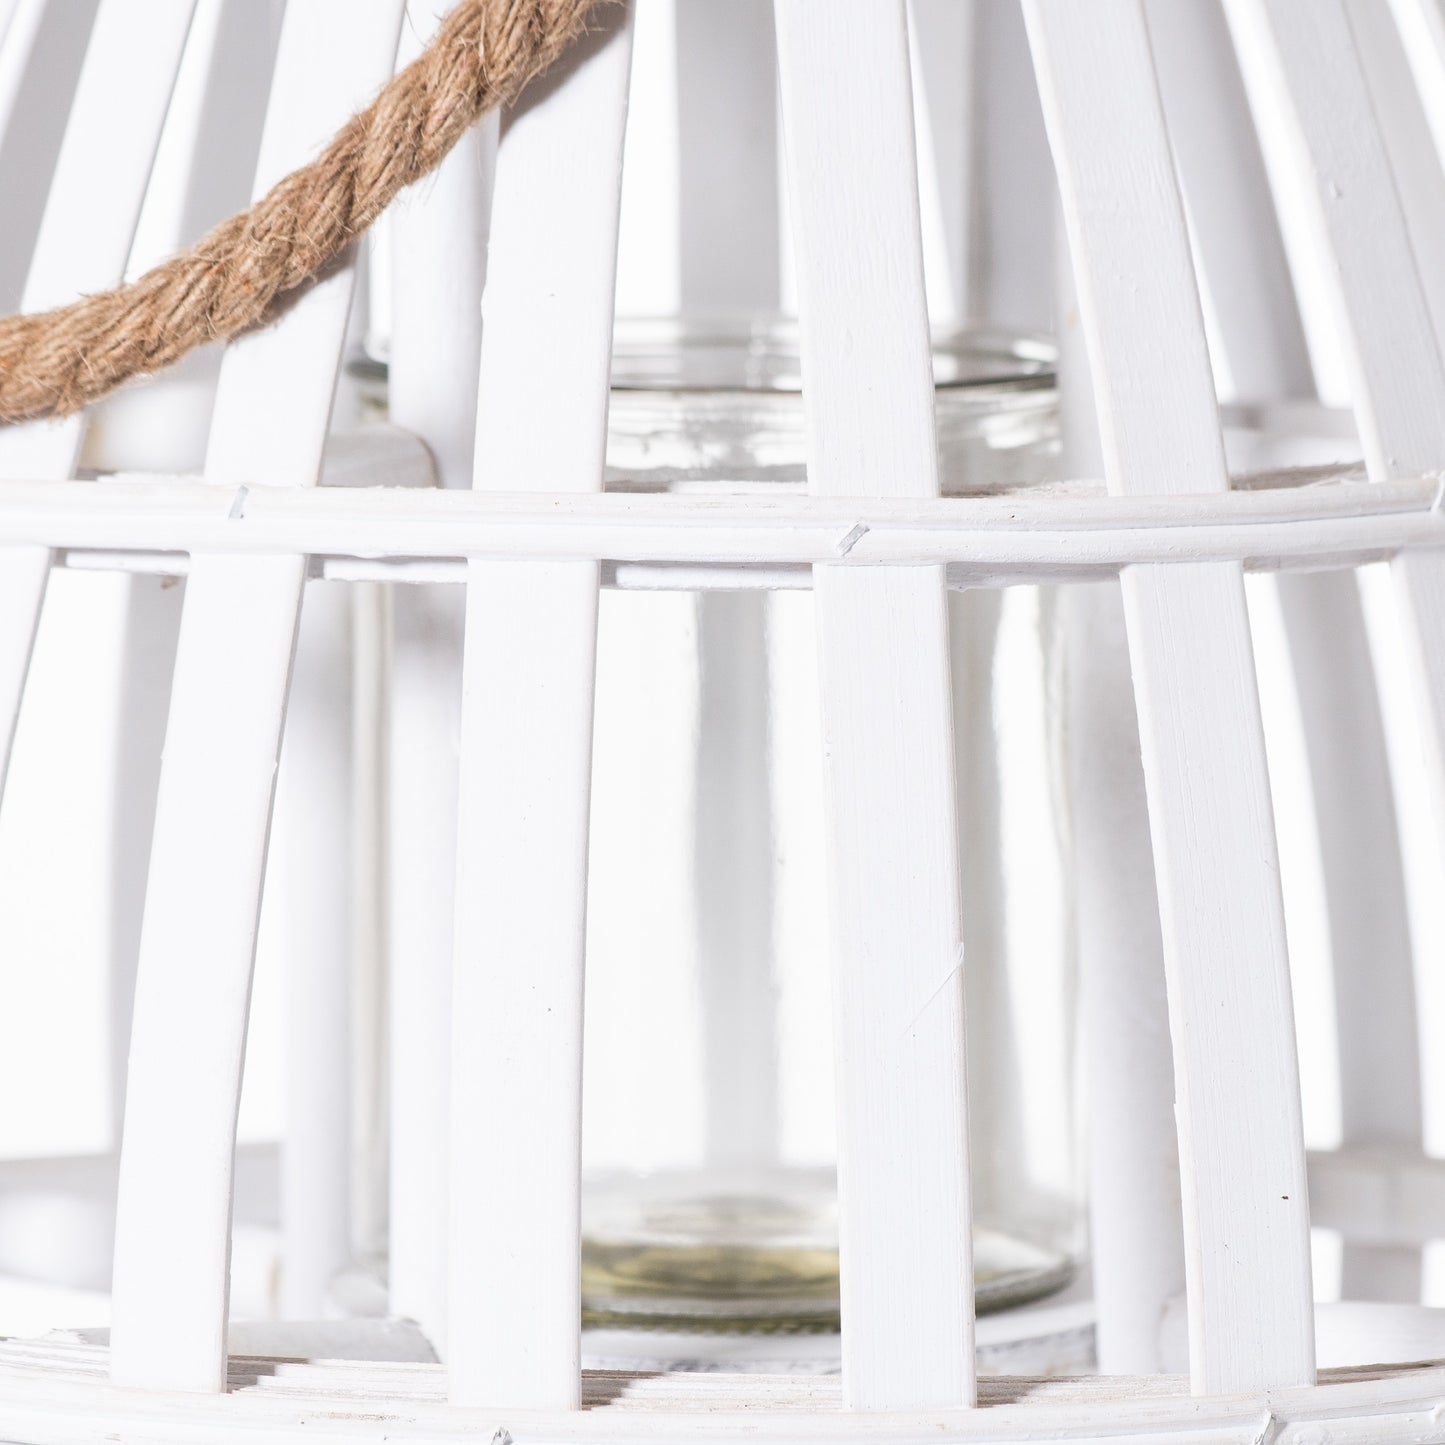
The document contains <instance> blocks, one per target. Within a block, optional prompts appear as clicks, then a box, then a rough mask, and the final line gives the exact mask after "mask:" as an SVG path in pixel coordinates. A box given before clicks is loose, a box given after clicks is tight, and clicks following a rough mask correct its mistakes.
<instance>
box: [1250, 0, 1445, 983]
mask: <svg viewBox="0 0 1445 1445" xmlns="http://www.w3.org/2000/svg"><path fill="white" fill-rule="evenodd" d="M1229 13H1230V18H1231V20H1232V21H1233V22H1234V26H1235V34H1236V39H1237V41H1238V42H1239V43H1240V44H1241V45H1252V46H1255V47H1258V50H1259V53H1260V54H1261V56H1262V57H1263V58H1264V60H1265V62H1266V64H1265V66H1264V67H1263V71H1264V74H1265V77H1266V79H1267V81H1268V82H1269V83H1271V84H1272V87H1273V89H1274V92H1275V95H1276V98H1277V101H1278V102H1279V104H1280V105H1281V107H1282V108H1283V110H1284V113H1285V114H1286V115H1287V116H1288V117H1289V118H1290V121H1291V124H1290V128H1289V130H1290V141H1291V144H1292V146H1293V149H1294V154H1295V156H1296V157H1297V159H1298V161H1299V163H1300V166H1301V169H1302V170H1303V171H1304V172H1305V173H1306V174H1308V175H1310V176H1312V177H1314V180H1315V186H1314V188H1313V189H1312V191H1311V193H1310V197H1309V199H1310V203H1311V204H1310V206H1309V215H1308V221H1309V223H1310V225H1311V227H1312V229H1313V232H1314V236H1315V238H1316V241H1317V244H1318V245H1319V246H1320V247H1321V248H1322V249H1323V250H1325V251H1326V252H1327V253H1328V254H1329V255H1330V256H1331V259H1332V260H1333V263H1334V264H1333V266H1332V267H1331V268H1330V276H1331V278H1332V280H1333V284H1334V287H1335V299H1336V303H1337V319H1338V323H1339V334H1340V341H1341V346H1342V349H1343V351H1344V354H1345V361H1346V365H1347V368H1348V371H1349V375H1350V383H1351V393H1352V400H1353V404H1354V410H1355V418H1356V422H1357V424H1358V427H1359V432H1360V440H1361V442H1362V444H1363V446H1364V451H1365V463H1366V467H1367V469H1368V471H1369V474H1370V477H1371V478H1372V480H1375V481H1388V480H1390V479H1393V478H1396V477H1402V476H1419V475H1420V474H1422V473H1429V472H1435V471H1438V470H1440V469H1441V467H1442V466H1445V404H1442V399H1445V366H1442V361H1441V353H1440V344H1441V337H1440V336H1439V335H1438V334H1437V332H1436V327H1435V325H1434V324H1432V318H1431V310H1430V306H1429V304H1428V301H1427V296H1426V291H1425V288H1424V287H1423V286H1422V283H1421V281H1420V272H1419V269H1418V268H1417V265H1416V255H1417V254H1418V255H1420V256H1422V257H1428V258H1430V260H1431V262H1432V263H1433V260H1434V258H1435V257H1436V256H1437V255H1438V254H1439V249H1440V247H1441V246H1442V245H1445V234H1442V233H1441V227H1442V224H1445V212H1442V211H1441V209H1440V207H1439V206H1438V205H1435V206H1422V205H1412V207H1411V209H1410V211H1409V212H1408V214H1407V213H1406V212H1405V211H1404V210H1402V207H1401V204H1400V201H1399V198H1398V195H1397V192H1396V188H1395V185H1394V183H1393V180H1392V168H1391V159H1392V157H1391V154H1390V152H1389V151H1387V149H1386V146H1385V143H1384V142H1383V140H1382V137H1381V128H1380V126H1379V125H1377V123H1376V119H1375V110H1374V107H1373V106H1372V103H1371V97H1370V93H1369V84H1368V80H1367V77H1366V73H1365V71H1364V68H1363V66H1362V64H1361V55H1360V51H1359V49H1358V48H1357V42H1356V37H1355V35H1354V33H1353V30H1352V26H1351V22H1350V12H1349V11H1348V9H1347V8H1346V6H1344V5H1343V4H1342V3H1340V0H1321V3H1319V4H1309V5H1295V4H1291V3H1287V0H1247V3H1240V4H1235V3H1231V6H1230V12H1229ZM1357 18H1358V17H1357ZM1387 113H1388V114H1390V115H1391V116H1392V120H1391V123H1390V126H1389V127H1388V129H1387V135H1388V136H1389V138H1390V141H1391V143H1392V145H1391V149H1392V150H1394V151H1395V152H1397V154H1396V155H1395V156H1394V160H1395V165H1396V167H1397V168H1398V169H1399V172H1400V174H1401V176H1402V178H1404V177H1409V178H1410V179H1411V181H1412V183H1413V184H1417V185H1423V186H1434V187H1437V188H1438V187H1439V186H1440V184H1441V180H1440V174H1439V168H1438V163H1436V165H1434V166H1433V167H1430V168H1428V169H1427V167H1426V165H1425V164H1424V162H1425V158H1426V157H1427V156H1428V155H1429V154H1430V152H1431V143H1430V138H1429V135H1428V131H1427V129H1426V127H1425V126H1424V124H1423V115H1421V114H1420V113H1419V112H1418V111H1417V112H1416V113H1415V116H1414V118H1413V120H1412V118H1411V116H1410V115H1409V113H1408V112H1407V111H1405V110H1403V109H1402V108H1401V107H1400V105H1399V103H1398V102H1394V103H1391V104H1390V105H1389V106H1387ZM1412 219H1413V222H1414V226H1415V234H1414V236H1413V240H1414V246H1415V249H1414V252H1413V253H1412V247H1411V239H1412V237H1411V234H1410V220H1412ZM1391 571H1392V573H1393V575H1394V580H1395V584H1396V587H1397V590H1398V594H1399V597H1400V601H1401V605H1402V610H1403V614H1404V618H1405V620H1406V624H1407V626H1408V628H1409V632H1410V636H1411V641H1412V644H1413V649H1414V653H1415V661H1416V670H1417V677H1418V680H1419V683H1420V687H1419V695H1420V700H1421V706H1422V708H1423V710H1424V716H1425V727H1424V729H1423V733H1424V736H1425V737H1426V738H1427V739H1428V740H1429V750H1428V752H1429V764H1430V770H1431V778H1430V783H1431V789H1432V795H1433V796H1432V800H1433V802H1434V804H1435V807H1436V818H1437V820H1439V821H1438V824H1437V825H1438V826H1445V559H1442V558H1441V557H1440V556H1439V555H1438V554H1437V553H1434V552H1428V551H1422V552H1410V553H1405V554H1403V555H1401V556H1400V557H1398V558H1396V559H1395V561H1394V562H1392V563H1391ZM1401 992H1402V990H1401V989H1399V988H1396V989H1394V990H1392V993H1393V995H1394V997H1393V999H1392V1007H1393V1008H1395V1009H1397V1010H1398V1009H1399V1008H1402V1007H1404V1006H1406V1005H1407V1004H1408V999H1402V998H1401V997H1400V994H1401ZM1372 1007H1373V1005H1372Z"/></svg>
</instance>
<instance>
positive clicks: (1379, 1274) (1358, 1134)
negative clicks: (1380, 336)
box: [1148, 0, 1445, 1301]
mask: <svg viewBox="0 0 1445 1445" xmlns="http://www.w3.org/2000/svg"><path fill="white" fill-rule="evenodd" d="M1354 13H1355V16H1356V24H1355V30H1356V34H1357V36H1359V37H1360V39H1361V40H1362V41H1363V40H1364V38H1365V33H1364V30H1363V29H1362V27H1365V28H1367V29H1368V31H1369V33H1370V35H1371V37H1372V41H1371V44H1370V46H1369V47H1368V48H1367V49H1366V51H1365V52H1364V58H1368V56H1369V55H1375V56H1376V57H1377V59H1378V61H1379V63H1380V65H1381V66H1382V67H1383V73H1382V74H1379V75H1378V76H1377V83H1376V85H1375V86H1374V90H1375V94H1376V96H1377V97H1378V98H1380V99H1386V98H1387V99H1388V104H1389V105H1390V106H1391V107H1392V108H1393V110H1394V112H1395V113H1400V112H1401V111H1403V112H1404V113H1405V119H1406V123H1407V125H1408V124H1409V114H1408V113H1409V110H1410V108H1411V106H1412V104H1413V110H1414V132H1415V135H1416V136H1417V137H1418V138H1423V140H1424V143H1425V152H1426V156H1427V157H1428V160H1429V162H1430V164H1431V165H1432V166H1433V167H1434V175H1435V179H1434V181H1433V191H1434V193H1435V195H1436V197H1437V201H1436V204H1437V206H1438V204H1439V203H1441V202H1445V186H1442V185H1441V183H1440V179H1439V165H1438V162H1436V161H1435V158H1434V152H1433V148H1431V147H1430V145H1429V132H1428V129H1427V128H1426V126H1425V120H1424V115H1423V112H1422V111H1421V109H1420V102H1419V98H1418V96H1417V95H1416V93H1415V90H1414V85H1413V81H1412V79H1411V76H1410V72H1409V66H1408V64H1407V62H1406V60H1405V56H1404V53H1403V50H1402V49H1401V47H1400V43H1399V37H1398V35H1397V33H1396V32H1395V29H1394V22H1393V20H1392V19H1391V16H1390V14H1389V11H1388V8H1387V7H1386V6H1382V5H1378V4H1376V3H1375V0H1364V3H1363V4H1360V5H1357V6H1355V7H1354ZM1148 15H1149V30H1150V38H1151V40H1152V42H1153V49H1154V56H1155V62H1156V64H1157V65H1158V67H1159V74H1160V85H1161V89H1162V91H1163V96H1164V104H1165V109H1166V113H1167V115H1168V118H1169V133H1170V138H1171V140H1172V142H1173V146H1174V154H1175V157H1176V160H1177V162H1178V165H1179V169H1180V179H1181V183H1182V185H1183V187H1184V191H1185V194H1186V195H1187V196H1188V197H1189V198H1190V201H1191V214H1192V217H1193V227H1192V229H1193V235H1194V240H1195V243H1196V245H1197V247H1198V250H1199V257H1200V264H1201V266H1202V268H1203V270H1204V272H1205V275H1206V276H1207V278H1208V282H1209V290H1210V297H1211V301H1212V304H1213V308H1214V315H1215V319H1216V322H1217V326H1218V332H1219V337H1220V341H1221V344H1222V347H1223V350H1224V354H1225V361H1226V363H1227V366H1228V370H1229V373H1230V377H1231V380H1232V382H1233V385H1234V388H1235V392H1236V394H1237V395H1238V396H1240V397H1242V398H1244V399H1246V400H1248V401H1273V400H1287V399H1290V398H1296V397H1308V396H1313V395H1314V377H1313V372H1312V369H1311V366H1310V357H1309V351H1308V348H1307V346H1306V343H1305V333H1304V327H1303V324H1302V322H1301V320H1300V316H1299V310H1298V307H1297V306H1296V304H1295V297H1294V288H1293V286H1292V284H1291V280H1290V273H1289V266H1288V262H1287V260H1286V256H1285V248H1284V240H1283V237H1282V235H1281V233H1280V228H1279V222H1278V220H1277V217H1276V214H1275V209H1274V203H1273V199H1272V197H1271V195H1270V190H1269V180H1268V176H1267V174H1266V172H1265V167H1264V159H1263V156H1262V154H1261V152H1260V147H1259V142H1258V139H1257V136H1256V133H1255V129H1254V122H1253V117H1252V115H1251V112H1250V109H1249V102H1248V98H1247V96H1246V94H1245V90H1244V84H1243V81H1242V79H1241V76H1240V73H1239V68H1238V65H1237V62H1236V59H1235V55H1234V49H1233V44H1232V41H1231V38H1230V34H1229V29H1228V25H1227V23H1226V21H1225V17H1224V12H1223V10H1222V9H1221V8H1220V7H1219V5H1218V4H1217V3H1214V0H1180V3H1160V0H1152V3H1151V5H1150V8H1149V11H1148ZM1425 179H1426V180H1427V181H1428V177H1426V178H1425ZM1416 189H1417V190H1420V191H1422V192H1424V193H1425V194H1424V195H1422V197H1421V199H1422V202H1423V203H1426V204H1428V195H1429V191H1428V190H1427V188H1426V187H1423V186H1422V187H1417V188H1416ZM1284 460H1285V459H1284V458H1281V461H1282V462H1283V461H1284ZM1276 586H1277V588H1278V591H1279V597H1280V603H1281V606H1282V610H1283V614H1284V619H1285V625H1286V627H1287V629H1288V637H1289V646H1290V659H1291V666H1292V668H1293V672H1294V677H1295V686H1296V689H1297V691H1298V695H1299V699H1300V712H1301V717H1302V720H1303V723H1304V735H1305V745H1306V750H1307V753H1308V758H1309V765H1310V775H1311V782H1312V786H1313V793H1314V813H1315V820H1316V826H1317V829H1318V834H1319V843H1320V859H1321V864H1322V867H1323V873H1324V882H1325V902H1326V907H1327V910H1328V918H1329V929H1330V951H1331V955H1332V960H1333V968H1334V978H1335V1014H1336V1018H1337V1027H1338V1033H1339V1055H1340V1103H1341V1112H1342V1121H1341V1122H1342V1126H1343V1142H1344V1143H1346V1144H1354V1145H1362V1146H1369V1145H1371V1144H1382V1143H1390V1144H1401V1145H1414V1146H1415V1147H1416V1148H1418V1147H1419V1146H1420V1142H1421V1128H1422V1120H1421V1096H1420V1060H1419V1043H1418V1035H1417V1030H1416V1022H1415V1013H1416V1010H1415V996H1414V974H1413V965H1412V959H1411V953H1410V935H1409V929H1408V927H1407V916H1408V915H1407V912H1406V902H1405V881H1404V868H1403V864H1402V861H1401V857H1400V841H1399V836H1398V830H1397V827H1396V820H1395V810H1394V801H1393V797H1392V795H1391V792H1390V785H1389V773H1388V769H1387V763H1386V756H1385V738H1384V728H1383V723H1382V720H1381V717H1380V704H1379V694H1378V691H1377V688H1376V685H1375V676H1374V667H1373V664H1372V662H1371V659H1370V654H1369V646H1368V641H1367V638H1366V636H1365V624H1364V612H1363V607H1362V605H1361V600H1360V595H1359V590H1358V586H1357V583H1356V580H1355V578H1354V576H1353V575H1352V574H1350V573H1348V572H1317V573H1310V574H1291V573H1281V574H1280V575H1279V577H1278V579H1277V582H1276ZM1343 1268H1344V1272H1343V1280H1342V1288H1343V1290H1344V1293H1345V1295H1346V1297H1347V1298H1352V1299H1361V1298H1363V1299H1371V1298H1373V1299H1396V1298H1398V1299H1407V1300H1410V1301H1414V1300H1417V1299H1418V1298H1419V1291H1420V1252H1419V1250H1416V1249H1409V1248H1399V1247H1392V1246H1385V1245H1366V1244H1356V1243H1351V1242H1350V1241H1348V1240H1347V1241H1346V1242H1345V1251H1344V1261H1343Z"/></svg>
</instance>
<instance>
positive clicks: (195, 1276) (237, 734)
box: [111, 0, 402, 1391]
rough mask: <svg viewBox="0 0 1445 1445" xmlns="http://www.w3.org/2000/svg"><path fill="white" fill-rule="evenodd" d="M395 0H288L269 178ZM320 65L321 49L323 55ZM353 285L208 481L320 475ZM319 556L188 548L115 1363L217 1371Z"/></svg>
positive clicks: (248, 404) (169, 1381) (302, 143)
mask: <svg viewBox="0 0 1445 1445" xmlns="http://www.w3.org/2000/svg"><path fill="white" fill-rule="evenodd" d="M401 9H402V0H369V3H368V4H367V5H366V6H364V7H358V6H356V5H343V4H342V3H341V0H291V4H290V5H289V6H288V9H287V14H286V18H285V22H284V25H283V29H282V34H281V41H280V48H279V51H278V55H277V63H276V72H275V76H274V79H273V84H272V91H271V101H270V106H269V110H268V114H267V122H266V128H265V134H264V136H263V139H262V145H261V158H260V162H259V164H258V173H257V179H256V189H257V191H258V192H260V191H264V190H265V189H266V188H268V187H269V186H270V185H271V184H272V183H273V182H274V181H275V179H276V178H278V177H279V176H281V175H284V174H285V173H286V172H287V171H288V170H290V169H292V168H293V167H294V166H295V165H297V164H299V163H300V162H302V161H304V160H305V159H307V158H308V157H309V156H310V155H311V154H313V153H314V151H315V149H316V147H317V145H318V144H319V143H321V142H323V141H324V140H325V139H326V138H327V137H328V136H329V134H330V133H331V132H332V131H333V130H334V129H335V127H336V126H337V125H338V124H340V122H341V121H343V120H344V119H345V118H346V116H347V115H349V114H350V113H351V112H352V110H353V109H354V108H355V107H356V105H357V104H358V103H360V102H362V101H364V100H365V99H366V98H367V97H368V96H369V94H370V93H371V92H372V91H374V89H375V88H376V86H377V85H378V84H379V83H380V82H381V81H382V80H383V79H384V78H385V77H386V75H387V74H388V73H389V72H390V69H391V63H392V59H393V57H394V55H395V51H396V40H397V33H398V30H399V26H400V20H401ZM319 55H324V56H325V57H326V63H325V65H323V66H318V65H317V63H316V57H317V56H319ZM350 295H351V273H350V268H349V267H345V266H342V267H338V268H337V269H336V270H335V271H334V272H333V273H332V274H331V275H329V276H328V277H327V278H326V279H325V280H323V281H322V282H320V283H319V284H318V285H316V286H314V287H313V288H311V289H310V290H309V291H308V292H307V293H306V295H305V296H304V297H302V298H300V299H299V300H298V301H297V303H296V304H295V305H294V306H292V307H291V309H290V310H289V311H288V312H287V314H286V316H285V318H284V319H283V320H282V321H280V322H278V323H277V325H275V326H274V327H272V328H271V329H269V330H267V331H262V332H259V333H256V334H254V335H252V336H249V337H247V338H245V339H244V340H242V341H240V342H238V343H236V344H234V345H233V346H232V347H231V348H230V349H229V350H228V352H227V355H226V359H225V362H224V364H223V368H222V376H221V383H220V388H219V392H218V395H217V400H216V411H215V417H214V421H213V424H212V431H211V440H210V449H209V453H208V456H207V462H206V479H207V482H208V483H211V484H218V485H228V486H232V487H236V486H240V487H243V488H244V487H249V486H266V485H281V486H286V485H290V486H308V485H311V484H313V483H314V482H315V480H316V478H317V475H318V473H319V471H320V466H321V454H322V447H323V444H324V441H325V436H326V426H327V417H328V414H329V411H330V403H331V396H332V391H333V388H334V386H335V381H336V373H337V368H338V366H339V361H340V350H341V343H342V339H343V336H344V333H345V326H346V317H347V311H348V309H349V304H350ZM305 571H306V561H305V558H304V557H301V556H294V555H291V556H286V555H282V556H271V557H256V558H232V557H219V556H205V555H195V556H193V557H192V559H191V567H190V573H189V578H188V581H187V585H186V601H185V608H184V612H183V616H182V622H181V636H180V644H179V648H178V654H177V661H176V672H175V681H174V686H173V691H172V696H171V711H170V719H169V723H168V726H167V730H166V757H165V764H164V767H163V769H162V775H161V788H160V795H159V798H158V801H157V808H156V827H155V838H154V843H153V846H152V855H151V869H150V886H149V888H148V891H147V897H146V909H145V918H144V923H143V925H142V936H141V953H140V967H139V974H138V979H137V989H136V1006H135V1022H134V1025H133V1029H132V1041H131V1065H130V1071H129V1082H128V1090H127V1094H128V1097H127V1106H126V1120H125V1131H124V1137H123V1142H122V1152H121V1175H120V1193H119V1202H118V1209H117V1221H116V1258H115V1275H114V1303H113V1320H114V1323H113V1329H112V1346H111V1373H112V1378H114V1379H115V1380H116V1381H117V1382H118V1383H122V1384H130V1385H140V1386H149V1387H152V1388H162V1387H163V1388H170V1389H183V1390H199V1391H214V1390H219V1389H222V1388H223V1387H224V1385H225V1374H226V1312H227V1311H226V1305H227V1283H228V1281H227V1261H228V1255H229V1236H230V1205H231V1180H232V1158H233V1152H234V1142H235V1125H236V1109H237V1104H238V1101H239V1093H240V1082H241V1064H242V1054H243V1047H244V1042H245V1023H246V1012H247V1004H248V998H249V993H250V979H251V965H252V960H253V956H254V951H255V935H256V915H257V910H258V907H259V901H260V891H261V880H262V872H263V868H264V861H265V852H266V848H265V844H266V835H267V830H268V828H269V825H270V815H271V801H272V793H273V786H274V780H275V770H276V758H277V752H278V749H279V744H280V733H281V722H282V716H283V713H284V708H285V698H286V688H287V682H288V679H289V673H290V668H291V658H292V650H293V647H294V645H295V633H296V622H297V615H298V609H299V606H300V600H301V587H302V582H303V579H304V576H305Z"/></svg>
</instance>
